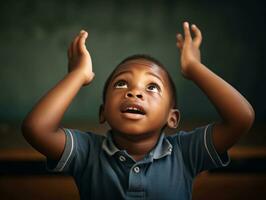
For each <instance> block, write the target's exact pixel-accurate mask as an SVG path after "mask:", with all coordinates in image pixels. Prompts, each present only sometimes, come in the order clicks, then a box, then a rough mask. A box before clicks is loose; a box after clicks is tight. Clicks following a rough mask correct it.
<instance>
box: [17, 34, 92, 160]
mask: <svg viewBox="0 0 266 200" xmlns="http://www.w3.org/2000/svg"><path fill="white" fill-rule="evenodd" d="M87 36H88V33H87V32H86V31H81V32H80V33H79V34H78V35H77V36H76V37H75V39H74V40H73V42H72V43H71V45H70V47H69V49H68V63H69V65H68V69H69V73H68V74H67V75H66V76H65V77H64V78H63V79H62V80H61V81H60V82H59V83H58V84H57V85H55V86H54V87H53V88H52V89H51V90H50V91H49V92H48V93H47V94H46V95H45V96H43V97H42V98H41V99H40V101H39V102H38V103H37V104H36V105H35V106H34V107H33V109H32V111H31V112H30V113H28V115H27V116H26V118H25V119H24V121H23V123H22V127H21V129H22V133H23V135H24V137H25V138H26V140H27V141H28V142H29V143H30V144H31V145H32V146H33V147H34V148H35V149H37V150H38V151H40V152H41V153H42V154H44V155H46V156H47V157H49V158H51V159H55V160H56V159H59V158H60V156H61V154H62V152H63V150H64V146H65V134H64V132H63V130H62V129H60V122H61V120H62V117H63V115H64V113H65V112H66V110H67V108H68V107H69V105H70V103H71V102H72V100H73V99H74V97H75V96H76V94H77V93H78V91H79V90H80V88H81V87H82V86H84V85H87V84H89V83H90V82H91V81H92V80H93V78H94V73H93V72H92V63H91V57H90V54H89V52H88V51H87V49H86V46H85V41H86V38H87Z"/></svg>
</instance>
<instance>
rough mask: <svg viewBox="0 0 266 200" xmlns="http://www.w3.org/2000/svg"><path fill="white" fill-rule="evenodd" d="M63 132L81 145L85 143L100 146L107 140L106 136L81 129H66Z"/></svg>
mask: <svg viewBox="0 0 266 200" xmlns="http://www.w3.org/2000/svg"><path fill="white" fill-rule="evenodd" d="M63 130H64V132H65V134H66V136H67V137H68V138H70V139H71V140H73V141H75V142H78V143H81V144H82V143H84V142H85V143H88V142H89V143H94V144H95V143H99V144H100V143H102V142H103V140H104V139H105V138H106V135H105V134H100V133H95V132H92V131H83V130H80V129H71V128H64V129H63Z"/></svg>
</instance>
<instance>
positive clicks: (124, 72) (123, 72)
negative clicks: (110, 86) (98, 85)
mask: <svg viewBox="0 0 266 200" xmlns="http://www.w3.org/2000/svg"><path fill="white" fill-rule="evenodd" d="M126 73H130V74H133V72H132V71H129V70H125V71H121V72H119V73H117V74H116V75H114V77H113V78H112V80H114V79H115V78H116V77H118V76H120V75H121V74H126ZM145 74H149V75H151V76H154V77H155V78H157V79H158V80H159V81H160V82H161V83H162V84H163V85H164V81H163V80H162V79H161V78H160V76H158V75H156V74H154V73H152V72H146V73H145Z"/></svg>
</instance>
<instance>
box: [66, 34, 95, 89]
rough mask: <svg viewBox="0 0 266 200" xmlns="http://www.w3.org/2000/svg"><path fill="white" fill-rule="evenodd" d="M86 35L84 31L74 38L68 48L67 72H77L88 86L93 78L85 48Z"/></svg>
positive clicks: (88, 55) (89, 59)
mask: <svg viewBox="0 0 266 200" xmlns="http://www.w3.org/2000/svg"><path fill="white" fill-rule="evenodd" d="M87 37H88V33H87V32H86V31H84V30H82V31H80V33H79V34H78V35H77V36H76V37H75V39H74V40H73V41H72V43H71V45H70V46H69V48H68V52H67V53H68V72H72V71H79V72H80V73H81V74H82V76H83V77H84V84H83V85H87V84H89V83H90V82H91V81H92V79H93V78H94V73H93V71H92V62H91V56H90V54H89V52H88V50H87V48H86V46H85V42H86V39H87Z"/></svg>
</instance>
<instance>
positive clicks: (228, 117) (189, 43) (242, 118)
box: [177, 22, 255, 153]
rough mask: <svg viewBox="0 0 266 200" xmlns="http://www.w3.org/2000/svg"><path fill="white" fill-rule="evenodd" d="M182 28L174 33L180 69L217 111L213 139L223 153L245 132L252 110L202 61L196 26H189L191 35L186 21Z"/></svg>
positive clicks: (252, 117)
mask: <svg viewBox="0 0 266 200" xmlns="http://www.w3.org/2000/svg"><path fill="white" fill-rule="evenodd" d="M183 29H184V37H183V36H182V34H180V33H178V34H177V47H178V48H179V50H180V53H181V72H182V74H183V76H184V77H185V78H187V79H190V80H191V81H193V82H194V83H195V84H196V85H197V86H198V87H199V88H200V89H201V90H202V91H203V92H204V93H205V94H206V95H207V97H208V98H209V100H210V101H211V102H212V103H213V105H214V106H215V108H216V110H217V111H218V113H219V114H220V117H221V121H220V122H216V123H215V125H214V127H213V142H214V146H215V148H216V150H217V152H219V153H223V152H225V151H226V150H228V149H229V148H230V147H231V146H232V145H234V144H235V143H236V142H237V141H238V140H239V138H240V137H241V135H243V134H244V133H246V132H248V130H249V129H250V127H251V126H252V124H253V121H254V117H255V114H254V110H253V108H252V106H251V105H250V104H249V103H248V101H247V100H246V99H245V98H244V97H243V96H242V95H241V94H240V93H239V92H238V91H237V90H236V89H235V88H233V87H232V86H231V85H230V84H228V83H227V82H226V81H224V80H223V79H222V78H220V77H219V76H217V75H216V74H215V73H213V72H212V71H211V70H209V69H208V68H207V67H206V66H205V65H203V64H202V63H201V60H200V50H199V47H200V44H201V41H202V35H201V32H200V30H199V28H198V27H197V26H195V25H192V26H191V30H192V31H193V33H194V38H192V36H191V33H190V28H189V23H188V22H185V23H184V24H183Z"/></svg>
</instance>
